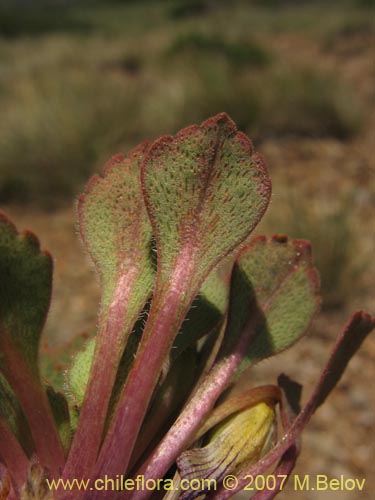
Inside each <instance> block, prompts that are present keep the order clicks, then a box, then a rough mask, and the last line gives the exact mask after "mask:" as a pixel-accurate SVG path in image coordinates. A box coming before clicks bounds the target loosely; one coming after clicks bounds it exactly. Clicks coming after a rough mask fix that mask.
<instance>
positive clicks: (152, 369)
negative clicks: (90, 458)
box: [95, 113, 271, 475]
mask: <svg viewBox="0 0 375 500" xmlns="http://www.w3.org/2000/svg"><path fill="white" fill-rule="evenodd" d="M141 179H142V189H143V194H144V198H145V203H146V206H147V210H148V213H149V216H150V220H151V224H152V229H153V234H154V237H155V242H156V249H157V260H158V267H157V279H156V285H155V291H154V296H153V302H152V305H151V309H150V314H149V317H148V321H147V324H146V327H145V331H144V334H143V337H142V340H141V343H140V348H139V350H138V354H137V358H136V359H135V362H134V364H133V368H132V371H131V372H130V374H129V378H128V380H127V383H126V385H125V388H124V390H123V393H122V395H121V399H120V402H119V406H118V410H117V414H116V417H115V418H114V420H113V425H112V427H111V428H110V430H109V432H108V434H107V437H106V439H105V441H104V444H103V447H102V450H101V453H100V456H99V461H98V466H97V468H96V472H95V475H102V474H104V473H118V472H119V473H121V472H122V471H123V470H124V469H126V466H127V464H128V462H129V459H130V454H131V451H132V448H133V445H134V442H135V438H136V436H137V434H138V432H139V428H140V425H141V422H142V420H143V418H144V415H145V412H146V410H147V406H148V403H149V401H150V398H151V395H152V392H153V390H154V388H155V384H156V381H157V379H158V377H159V374H160V372H161V370H162V366H163V362H164V361H165V358H166V355H167V353H168V351H169V350H170V348H171V347H172V344H173V341H174V338H175V337H176V335H177V333H178V331H179V329H180V327H181V324H182V322H183V319H184V317H185V316H186V314H187V312H188V309H189V308H190V305H191V302H192V301H193V299H194V297H195V296H196V294H197V293H198V291H199V289H200V287H201V285H202V282H203V281H204V279H205V278H206V277H207V276H208V274H209V272H210V271H211V269H212V268H213V267H214V266H215V265H216V264H217V263H218V262H219V261H220V260H221V259H223V258H224V257H225V256H226V255H227V254H229V253H230V252H231V251H233V250H234V248H235V247H236V246H238V245H239V244H241V243H242V242H243V240H245V238H246V237H247V236H248V235H249V233H250V232H251V231H252V229H253V228H254V227H255V225H256V224H257V223H258V221H259V220H260V218H261V217H262V215H263V213H264V211H265V210H266V207H267V205H268V202H269V198H270V191H271V184H270V179H269V177H268V174H267V170H266V167H265V164H264V161H263V159H262V158H261V157H260V156H259V155H258V154H256V153H254V151H253V148H252V145H251V143H250V141H249V139H248V138H247V137H246V136H245V135H244V134H242V133H241V132H237V129H236V126H235V124H234V123H233V122H232V120H231V119H230V118H229V117H228V116H227V115H226V114H224V113H222V114H219V115H217V116H215V117H213V118H211V119H209V120H207V121H205V122H204V123H203V124H202V125H201V126H192V127H189V128H186V129H184V130H182V131H181V132H179V133H178V134H177V135H176V136H175V137H171V136H166V137H162V138H160V139H159V140H157V141H156V142H155V143H154V144H153V145H152V146H151V148H150V150H149V151H148V154H147V155H146V157H145V159H144V162H143V163H142V172H141ZM145 366H147V370H145V369H144V367H145ZM140 383H141V384H142V389H143V391H142V392H140V391H139V390H138V386H139V384H140ZM129 397H131V398H132V402H133V404H132V407H131V408H130V406H129V405H128V403H127V401H128V399H129ZM130 413H131V420H130ZM125 422H126V425H125ZM118 439H125V440H126V442H127V443H131V444H130V445H129V447H128V449H127V450H119V449H118V446H117V442H118Z"/></svg>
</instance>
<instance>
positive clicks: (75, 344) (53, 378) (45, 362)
mask: <svg viewBox="0 0 375 500" xmlns="http://www.w3.org/2000/svg"><path fill="white" fill-rule="evenodd" d="M88 338H89V335H88V334H87V333H81V334H79V335H77V336H75V337H74V338H73V339H72V340H70V341H69V342H67V343H65V344H62V345H59V346H50V345H43V346H42V349H41V351H40V361H39V366H40V372H41V375H42V378H43V379H45V380H46V381H47V383H48V384H49V385H51V386H52V387H53V388H54V389H55V390H56V391H57V392H62V393H63V394H65V392H66V381H65V373H66V370H67V368H68V367H69V366H70V365H71V364H72V359H73V358H74V356H75V354H76V353H77V352H78V351H79V350H81V349H82V348H83V346H84V345H85V344H86V343H87V340H88Z"/></svg>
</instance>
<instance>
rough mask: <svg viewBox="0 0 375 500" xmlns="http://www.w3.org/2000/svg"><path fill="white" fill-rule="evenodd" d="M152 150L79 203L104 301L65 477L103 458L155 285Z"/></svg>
mask: <svg viewBox="0 0 375 500" xmlns="http://www.w3.org/2000/svg"><path fill="white" fill-rule="evenodd" d="M148 147H149V145H148V143H147V142H145V143H142V144H141V145H139V146H138V147H137V148H135V149H134V150H133V151H131V152H130V153H129V154H128V156H127V157H126V158H124V157H123V156H121V155H119V156H117V157H115V158H113V159H112V160H111V161H110V162H109V163H108V164H107V165H106V166H105V167H104V176H103V177H99V176H94V177H93V178H92V179H91V181H90V182H89V184H88V187H87V190H86V193H85V194H84V195H82V196H81V197H80V199H79V204H78V213H79V223H80V231H81V236H82V240H83V242H84V245H85V246H86V249H87V250H88V252H89V254H90V256H91V258H92V260H93V261H94V263H95V266H96V269H97V272H98V274H99V276H100V281H101V286H102V302H101V310H100V315H99V326H98V333H97V337H96V344H95V352H94V358H93V361H92V364H91V371H90V376H89V380H88V384H87V388H86V393H85V398H84V401H83V405H82V408H81V412H80V419H79V422H78V428H77V431H76V433H75V436H74V440H73V444H72V446H71V450H70V453H69V457H68V461H67V464H66V466H65V469H64V474H63V477H64V478H69V477H70V478H73V477H87V476H89V474H90V473H91V469H92V467H93V465H94V463H95V460H96V458H97V454H98V451H99V447H100V443H101V441H102V434H103V429H104V424H105V420H106V416H107V411H108V405H109V402H110V397H111V393H112V389H113V386H114V383H115V379H116V374H117V370H118V367H119V364H120V360H121V357H122V354H123V352H124V349H125V346H126V344H127V340H128V338H129V335H130V334H131V332H132V330H133V327H134V324H135V322H136V320H137V318H138V316H139V314H140V313H141V311H142V308H143V307H144V305H145V302H146V301H147V299H148V297H149V295H150V294H151V291H152V287H153V284H154V269H153V264H152V259H151V252H150V242H151V237H152V234H151V225H150V223H149V219H148V215H147V212H146V208H145V205H144V202H143V198H142V194H141V186H140V163H141V162H142V160H143V157H144V155H145V154H146V152H147V149H148Z"/></svg>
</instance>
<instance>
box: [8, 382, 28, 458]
mask: <svg viewBox="0 0 375 500" xmlns="http://www.w3.org/2000/svg"><path fill="white" fill-rule="evenodd" d="M0 416H1V417H3V418H4V419H5V420H6V421H7V422H8V424H9V426H10V428H11V430H12V432H13V434H14V435H15V436H16V438H17V440H18V442H19V443H20V444H21V445H22V447H23V449H24V450H25V452H26V453H27V455H28V456H31V454H32V452H33V450H34V444H33V441H32V438H31V434H30V429H29V425H28V423H27V420H26V418H25V415H24V413H23V411H22V408H21V406H20V404H19V402H18V401H17V398H16V396H15V394H14V392H13V391H12V389H11V387H10V385H9V384H8V382H7V381H6V379H5V378H4V377H3V376H2V375H1V373H0Z"/></svg>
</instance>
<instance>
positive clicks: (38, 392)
mask: <svg viewBox="0 0 375 500" xmlns="http://www.w3.org/2000/svg"><path fill="white" fill-rule="evenodd" d="M51 284H52V259H51V256H50V255H49V254H48V253H47V252H41V251H40V246H39V241H38V239H37V238H36V236H35V235H34V234H32V233H31V232H29V231H25V232H23V233H21V234H19V233H18V232H17V230H16V228H15V226H14V225H13V224H12V223H11V222H10V221H9V219H8V218H7V217H6V216H5V215H2V214H0V372H2V374H3V375H4V377H5V378H6V379H7V381H8V383H9V385H10V386H11V387H12V390H13V391H14V393H15V394H16V396H17V399H18V400H19V402H20V405H21V407H22V410H23V412H24V414H25V416H26V418H27V420H28V423H29V425H30V429H31V432H32V435H33V439H34V443H35V447H36V452H37V454H38V457H39V459H40V461H41V463H42V464H43V465H48V467H50V470H51V471H53V473H56V472H57V469H59V467H61V466H62V464H63V461H64V453H63V449H62V446H61V443H60V439H59V436H58V433H57V429H56V426H55V422H54V420H53V416H52V413H51V409H50V407H49V404H48V399H47V396H46V392H45V389H44V387H43V386H42V384H41V382H40V377H39V368H38V354H39V342H40V336H41V332H42V328H43V325H44V322H45V320H46V316H47V312H48V308H49V303H50V296H51Z"/></svg>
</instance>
